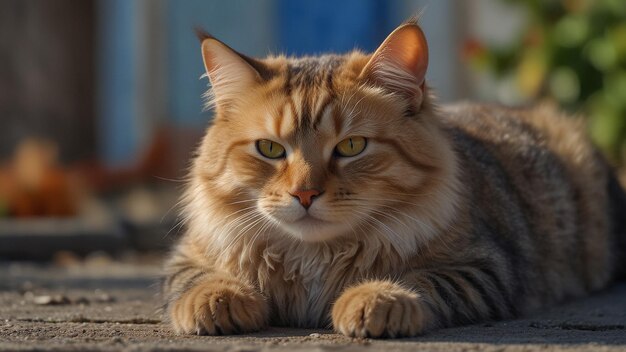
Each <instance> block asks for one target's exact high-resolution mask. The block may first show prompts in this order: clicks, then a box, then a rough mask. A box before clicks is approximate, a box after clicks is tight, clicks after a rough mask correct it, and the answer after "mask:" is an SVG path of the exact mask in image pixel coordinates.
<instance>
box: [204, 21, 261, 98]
mask: <svg viewBox="0 0 626 352" xmlns="http://www.w3.org/2000/svg"><path fill="white" fill-rule="evenodd" d="M196 34H197V36H198V39H200V42H201V48H202V59H203V61H204V67H205V69H206V73H207V76H208V77H209V80H210V81H211V87H212V94H213V97H212V101H211V102H210V103H212V104H215V105H216V106H217V107H220V106H223V105H228V104H231V103H232V102H233V101H235V100H237V99H238V98H239V97H241V94H242V92H245V91H247V90H249V89H250V88H252V87H254V86H255V85H257V84H258V83H260V82H261V81H262V80H263V75H262V73H265V72H263V70H264V67H263V65H262V64H261V63H260V62H258V61H256V60H254V59H251V58H249V57H247V56H244V55H242V54H240V53H238V52H236V51H235V50H233V49H231V48H230V47H229V46H228V45H226V44H224V43H222V42H221V41H219V40H218V39H216V38H214V37H213V36H211V35H210V34H208V33H206V32H204V31H202V30H201V29H196Z"/></svg>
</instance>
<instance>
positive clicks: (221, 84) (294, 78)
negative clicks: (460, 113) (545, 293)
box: [192, 24, 454, 245]
mask: <svg viewBox="0 0 626 352" xmlns="http://www.w3.org/2000/svg"><path fill="white" fill-rule="evenodd" d="M201 40H202V55H203V59H204V63H205V66H206V70H207V75H208V77H209V79H210V81H211V85H212V89H211V91H210V93H209V94H210V97H209V100H210V103H211V104H212V105H213V106H214V108H215V113H216V115H215V118H214V121H213V124H212V126H211V127H210V129H209V131H208V133H207V135H206V137H205V139H204V142H203V144H202V146H201V147H200V149H199V155H198V158H197V159H196V161H195V164H194V178H195V184H196V186H195V188H194V190H192V192H198V193H202V194H200V195H198V194H195V195H193V196H192V197H193V198H195V199H198V197H205V198H210V201H206V204H207V206H210V207H212V208H217V209H218V210H220V211H223V212H224V216H229V217H230V219H234V220H235V221H240V223H242V224H245V223H246V222H247V224H250V227H251V228H254V226H258V225H259V224H266V225H267V226H265V229H262V230H261V231H265V230H267V229H269V228H271V229H272V231H275V232H276V233H283V234H285V233H286V234H289V235H291V236H293V237H295V238H298V239H301V240H303V241H311V242H316V241H326V240H330V239H333V238H337V237H342V236H352V237H354V236H356V237H358V236H363V235H365V233H367V235H375V236H388V237H389V239H388V240H389V241H390V242H395V243H396V244H399V245H402V244H401V243H404V242H407V243H409V242H411V243H413V242H415V239H416V238H418V239H419V238H422V239H423V238H424V237H427V236H430V235H431V233H430V232H433V231H434V230H435V228H436V227H437V226H439V225H442V224H443V222H445V221H444V220H445V219H444V218H445V217H447V216H448V214H446V213H449V212H451V211H449V210H450V209H451V207H453V204H452V202H453V201H452V196H451V191H450V184H449V183H450V182H451V180H452V178H453V174H454V157H453V154H452V152H451V150H450V146H449V143H448V141H447V140H446V139H445V138H444V137H443V135H442V132H441V129H440V121H438V118H437V114H436V113H435V112H434V109H433V107H432V103H431V102H430V97H429V96H428V94H427V92H426V90H427V88H426V85H425V75H426V69H427V66H428V49H427V44H426V39H425V36H424V34H423V32H422V30H421V29H420V28H419V27H418V26H417V25H415V24H404V25H402V26H400V27H399V28H397V29H396V30H395V31H394V32H393V33H391V34H390V35H389V36H388V37H387V39H386V40H385V41H384V42H383V43H382V44H381V46H380V47H379V48H378V49H377V50H376V52H374V53H373V54H371V55H366V54H363V53H360V52H356V51H355V52H352V53H348V54H345V55H324V56H319V57H304V58H287V57H284V56H277V57H269V58H266V59H262V60H259V59H252V58H249V57H246V56H244V55H242V54H239V53H237V52H235V51H234V50H233V49H231V48H229V47H228V46H227V45H225V44H224V43H222V42H220V41H219V40H217V39H215V38H213V37H211V36H209V35H202V37H201ZM199 211H202V210H201V209H197V208H196V213H197V212H199ZM240 231H241V229H240ZM257 232H258V231H257ZM231 235H232V234H231ZM411 236H413V237H415V238H408V239H407V238H406V237H411Z"/></svg>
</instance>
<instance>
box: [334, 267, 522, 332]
mask: <svg viewBox="0 0 626 352" xmlns="http://www.w3.org/2000/svg"><path fill="white" fill-rule="evenodd" d="M502 282H503V281H502V279H501V278H500V277H499V274H498V273H497V272H494V271H485V270H481V269H479V268H475V267H469V266H468V267H458V268H445V269H440V270H420V271H414V272H411V273H409V274H406V275H403V276H402V277H401V278H400V279H399V280H396V281H369V282H364V283H361V284H359V285H357V286H353V287H350V288H348V289H346V290H345V292H343V294H341V295H340V297H339V299H338V300H337V301H336V302H335V304H334V306H333V309H332V320H333V325H334V327H335V329H336V330H337V331H339V332H341V333H343V334H345V335H348V336H355V337H399V336H416V335H419V334H421V333H423V332H425V331H427V330H430V329H433V328H437V327H445V326H453V325H461V324H467V323H471V322H478V321H481V320H489V319H502V318H505V317H511V316H513V315H514V307H513V305H512V303H511V296H510V291H508V290H507V289H506V288H505V287H504V286H503V284H502Z"/></svg>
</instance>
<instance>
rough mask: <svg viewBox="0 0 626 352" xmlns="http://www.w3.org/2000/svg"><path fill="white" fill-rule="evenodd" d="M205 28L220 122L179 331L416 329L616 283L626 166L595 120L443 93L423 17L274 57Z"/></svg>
mask: <svg viewBox="0 0 626 352" xmlns="http://www.w3.org/2000/svg"><path fill="white" fill-rule="evenodd" d="M200 39H201V43H202V44H201V51H202V56H203V59H204V63H205V66H206V70H207V76H208V78H209V79H210V81H211V85H212V89H211V91H210V92H209V93H207V95H206V97H207V99H208V101H207V107H210V108H213V109H214V111H215V117H214V120H213V121H212V124H211V127H210V128H209V129H208V131H207V133H206V136H205V138H204V140H203V141H202V143H201V145H200V147H199V148H198V151H197V156H196V157H195V159H194V162H193V166H192V168H191V172H190V177H189V183H188V187H187V190H186V192H185V195H184V198H183V200H182V203H183V209H182V216H183V218H184V227H185V234H184V236H183V238H182V239H181V241H180V242H179V244H178V245H177V246H176V248H175V249H174V250H173V252H172V254H171V256H170V258H169V260H168V262H167V264H166V272H167V275H166V279H165V281H164V285H163V290H164V291H163V292H164V295H165V300H166V312H167V314H166V316H167V319H168V320H169V321H170V323H171V325H172V327H173V328H174V330H175V331H176V332H178V333H194V334H212V335H214V334H230V333H241V332H249V331H255V330H259V329H262V328H263V327H265V326H267V324H277V325H288V326H295V327H318V328H320V327H321V328H324V327H328V328H334V329H335V330H336V331H339V332H341V333H343V334H346V335H349V336H357V337H400V336H415V335H418V334H421V333H423V332H425V331H428V330H430V329H434V328H439V327H445V326H453V325H459V324H466V323H471V322H477V321H483V320H492V319H505V318H511V317H515V316H519V315H521V314H525V313H527V312H530V311H532V310H534V309H537V308H539V307H542V306H545V305H549V304H552V303H554V302H558V301H561V300H563V299H565V298H568V297H576V296H580V295H583V294H586V293H587V292H590V291H593V290H597V289H600V288H602V287H604V286H605V285H606V284H607V283H608V282H609V281H610V280H611V279H612V277H613V269H614V266H615V264H614V263H615V261H616V257H615V256H614V252H613V251H612V248H613V247H614V246H612V243H613V241H614V237H615V236H614V231H613V230H612V229H613V228H615V226H616V225H615V224H614V222H613V220H614V219H612V218H611V217H610V216H609V214H610V211H609V210H610V209H612V207H614V206H615V201H614V200H613V199H612V198H610V197H609V195H608V194H607V184H609V183H610V180H611V179H612V176H611V172H610V169H609V167H608V165H607V164H606V163H605V162H604V161H603V159H602V158H601V157H600V156H599V155H598V153H597V152H596V151H595V149H594V148H593V147H592V146H591V144H590V143H589V141H588V139H587V137H586V136H585V133H584V129H583V128H582V126H581V125H580V124H579V123H577V122H575V120H574V119H571V118H569V117H567V116H564V115H562V114H561V113H559V112H557V111H556V110H554V109H552V108H549V107H545V106H542V107H538V108H531V109H507V108H500V107H493V106H483V105H470V104H465V105H457V106H452V107H438V106H437V105H436V103H435V101H436V99H435V97H434V96H433V94H432V92H431V91H430V89H429V88H428V85H427V84H426V82H425V75H426V70H427V66H428V49H427V48H428V46H427V43H426V38H425V36H424V34H423V32H422V30H421V29H420V28H419V27H418V26H417V25H416V24H414V23H406V24H404V25H402V26H400V27H399V28H398V29H396V30H395V31H394V32H393V33H391V34H390V35H389V37H388V38H387V39H386V40H385V41H384V42H383V43H382V44H381V46H380V48H378V50H376V51H375V53H374V54H365V53H361V52H358V51H354V52H351V53H347V54H345V55H323V56H319V57H302V58H292V57H285V56H271V57H268V58H265V59H263V60H259V59H252V58H249V57H247V56H245V55H242V54H239V53H237V52H236V51H234V50H232V49H231V48H229V47H228V46H226V45H225V44H224V43H222V42H220V41H219V40H217V39H215V38H213V37H211V36H210V35H208V34H204V33H200ZM591 180H592V182H590V181H591ZM620 192H621V190H620Z"/></svg>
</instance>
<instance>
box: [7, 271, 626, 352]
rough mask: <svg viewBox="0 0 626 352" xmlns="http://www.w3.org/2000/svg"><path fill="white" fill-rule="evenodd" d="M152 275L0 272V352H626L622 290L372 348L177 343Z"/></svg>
mask: <svg viewBox="0 0 626 352" xmlns="http://www.w3.org/2000/svg"><path fill="white" fill-rule="evenodd" d="M61 264H63V263H61ZM158 276H159V266H158V265H155V264H146V263H137V262H135V263H128V262H127V263H125V264H122V263H118V262H113V261H110V260H98V259H96V260H91V261H88V262H83V263H80V264H75V263H74V264H71V265H65V266H59V265H56V266H53V265H51V264H32V263H15V262H13V263H3V264H0V350H3V351H4V350H7V351H16V350H23V351H35V350H36V351H51V350H76V351H85V350H90V351H119V350H123V351H163V350H177V351H196V350H197V351H200V350H202V351H247V352H252V351H294V350H295V351H376V350H385V351H386V352H391V351H415V350H427V351H530V350H543V351H589V350H594V351H626V328H625V326H626V283H621V284H616V285H614V286H612V287H611V288H609V289H607V290H605V291H603V292H599V293H597V294H595V295H593V296H591V297H589V298H585V299H581V300H576V301H571V302H566V303H564V304H563V305H560V306H555V307H550V308H547V309H545V310H544V311H542V312H538V313H537V314H536V315H533V316H530V317H527V318H524V319H518V320H513V321H505V322H493V323H483V324H477V325H471V326H466V327H459V328H452V329H443V330H439V331H435V332H431V333H428V334H426V335H424V336H421V337H418V338H412V339H396V340H374V339H351V338H347V337H344V336H341V335H338V334H335V333H333V332H332V331H329V330H302V329H288V328H277V327H273V328H270V329H268V330H266V331H263V332H260V333H256V334H250V335H239V336H219V337H208V336H177V335H175V334H173V333H172V332H171V331H170V330H169V328H168V326H167V325H166V324H164V323H163V322H161V316H160V313H159V312H158V306H159V299H158V296H157V292H158V290H157V285H156V282H157V278H158Z"/></svg>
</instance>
